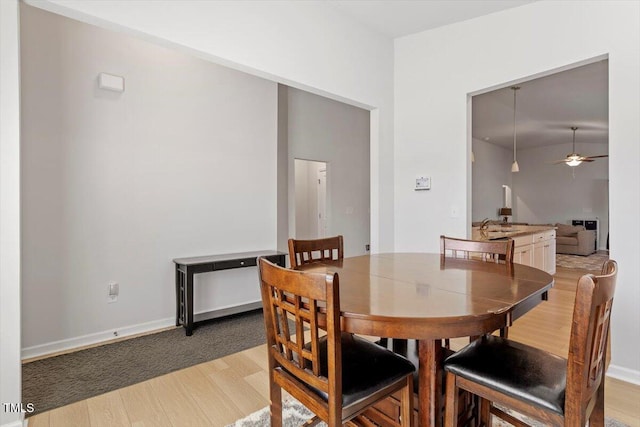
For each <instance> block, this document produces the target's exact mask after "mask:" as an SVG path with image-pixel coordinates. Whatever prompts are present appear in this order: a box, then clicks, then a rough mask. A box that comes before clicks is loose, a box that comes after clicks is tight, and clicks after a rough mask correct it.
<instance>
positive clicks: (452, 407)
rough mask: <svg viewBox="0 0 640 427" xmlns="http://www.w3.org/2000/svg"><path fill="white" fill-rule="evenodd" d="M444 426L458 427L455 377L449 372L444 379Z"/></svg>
mask: <svg viewBox="0 0 640 427" xmlns="http://www.w3.org/2000/svg"><path fill="white" fill-rule="evenodd" d="M444 425H445V427H456V426H457V425H458V387H456V376H455V375H454V374H452V373H451V372H447V377H446V395H445V404H444Z"/></svg>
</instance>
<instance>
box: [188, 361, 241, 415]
mask: <svg viewBox="0 0 640 427" xmlns="http://www.w3.org/2000/svg"><path fill="white" fill-rule="evenodd" d="M203 365H205V364H203ZM203 365H197V366H194V367H193V368H189V369H183V370H181V371H178V375H179V379H180V381H183V382H184V384H185V386H186V388H187V389H188V391H189V394H190V395H191V398H192V399H193V401H194V402H195V403H196V404H197V405H198V407H199V408H200V410H202V412H204V414H205V415H206V416H207V418H208V419H209V420H210V421H211V425H213V426H221V427H223V426H225V425H227V424H230V423H232V422H234V421H235V420H237V419H238V418H241V417H243V416H244V415H245V414H244V412H243V411H241V410H240V409H239V408H238V407H237V406H236V405H235V403H234V402H233V401H232V400H231V398H229V396H227V395H226V394H225V392H224V390H222V389H221V388H220V387H218V386H216V385H215V383H214V382H213V381H212V380H211V378H210V377H209V375H208V373H207V372H208V370H207V369H206V368H204V366H203Z"/></svg>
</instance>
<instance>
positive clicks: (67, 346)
mask: <svg viewBox="0 0 640 427" xmlns="http://www.w3.org/2000/svg"><path fill="white" fill-rule="evenodd" d="M0 1H1V0H0ZM258 308H262V302H261V301H253V302H249V303H245V304H240V305H234V306H228V307H222V308H220V307H218V308H216V309H212V310H204V311H200V312H198V313H194V315H193V318H194V321H201V320H207V319H214V318H217V317H222V316H229V315H232V314H237V313H242V312H245V311H250V310H255V309H258ZM175 320H176V319H175V318H174V317H171V318H167V319H161V320H154V321H152V322H146V323H140V324H137V325H131V326H124V327H122V328H117V334H118V335H114V330H113V329H110V330H108V331H103V332H96V333H93V334H88V335H83V336H80V337H74V338H68V339H64V340H60V341H53V342H50V343H46V344H40V345H35V346H33V347H26V348H23V349H22V352H21V357H22V360H25V359H31V358H34V357H41V356H46V355H50V354H54V353H60V352H65V351H70V350H74V349H77V348H81V347H86V346H91V345H96V344H102V343H106V342H107V341H112V340H114V339H117V338H122V337H129V336H132V335H138V334H143V333H148V332H153V331H157V330H160V329H166V328H169V327H171V326H175ZM0 427H4V425H3V426H0Z"/></svg>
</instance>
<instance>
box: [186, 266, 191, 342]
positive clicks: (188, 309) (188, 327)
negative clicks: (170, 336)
mask: <svg viewBox="0 0 640 427" xmlns="http://www.w3.org/2000/svg"><path fill="white" fill-rule="evenodd" d="M185 279H186V281H187V283H185V287H184V290H185V294H186V295H185V301H184V303H185V304H184V317H185V322H184V327H185V328H186V330H187V332H186V333H187V336H191V334H193V270H191V269H190V268H189V267H187V268H186V271H185Z"/></svg>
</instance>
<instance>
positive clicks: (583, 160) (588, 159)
mask: <svg viewBox="0 0 640 427" xmlns="http://www.w3.org/2000/svg"><path fill="white" fill-rule="evenodd" d="M582 162H583V163H584V162H595V160H593V159H590V158H589V157H585V158H584V159H582Z"/></svg>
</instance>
